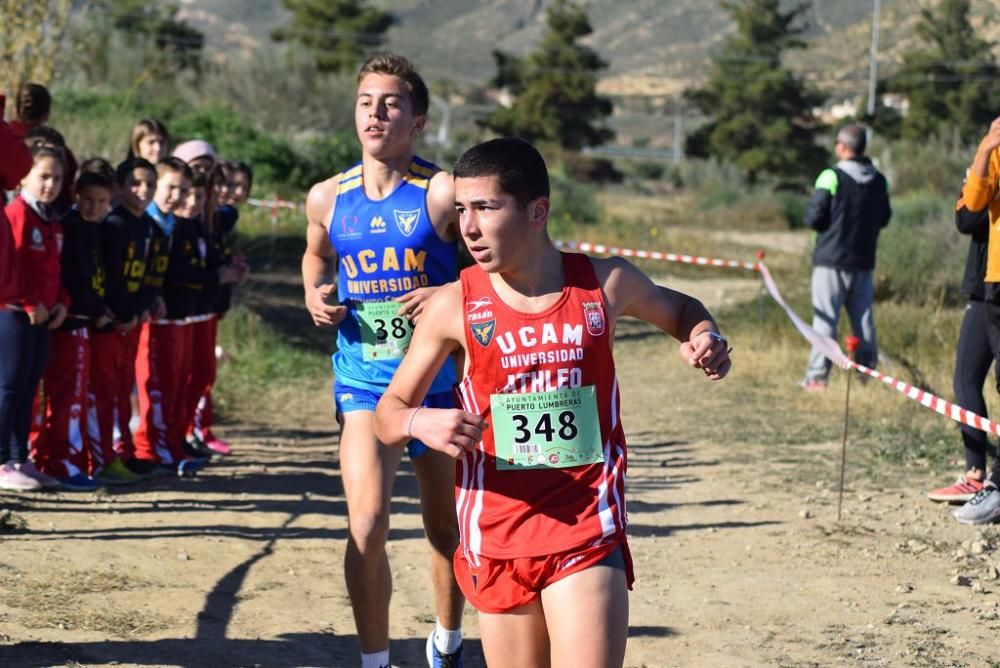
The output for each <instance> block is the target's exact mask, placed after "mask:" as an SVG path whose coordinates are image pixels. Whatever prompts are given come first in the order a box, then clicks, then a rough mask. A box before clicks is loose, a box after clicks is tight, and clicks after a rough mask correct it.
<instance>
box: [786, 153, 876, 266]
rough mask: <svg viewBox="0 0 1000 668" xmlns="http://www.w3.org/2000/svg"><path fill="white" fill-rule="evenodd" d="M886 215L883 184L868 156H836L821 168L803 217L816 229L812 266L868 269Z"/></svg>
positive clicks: (873, 262)
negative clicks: (830, 164) (833, 163)
mask: <svg viewBox="0 0 1000 668" xmlns="http://www.w3.org/2000/svg"><path fill="white" fill-rule="evenodd" d="M890 217H892V207H891V206H890V205H889V189H888V184H887V183H886V180H885V177H884V176H882V174H880V173H879V171H878V170H877V169H875V167H874V166H873V165H872V163H871V161H870V160H869V159H868V158H865V157H860V158H851V159H849V160H841V161H840V162H838V163H837V166H836V167H833V168H832V169H826V170H824V171H823V172H822V173H821V174H820V175H819V178H817V179H816V191H815V193H813V196H812V199H810V200H809V208H808V209H807V210H806V216H805V219H804V221H803V222H804V223H805V224H806V225H808V226H809V227H811V228H812V229H814V230H816V231H817V232H819V236H818V237H817V239H816V248H815V249H814V250H813V265H814V266H821V267H831V268H833V269H840V270H843V271H871V270H872V269H874V268H875V246H876V245H877V243H878V235H879V232H880V231H881V230H882V228H883V227H885V226H886V225H888V224H889V218H890Z"/></svg>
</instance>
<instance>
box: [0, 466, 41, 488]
mask: <svg viewBox="0 0 1000 668" xmlns="http://www.w3.org/2000/svg"><path fill="white" fill-rule="evenodd" d="M20 468H21V467H20V464H18V463H16V462H13V461H10V462H7V463H6V464H4V465H2V466H0V489H12V490H16V491H18V492H28V491H32V490H36V489H41V488H42V484H41V483H40V482H38V481H37V480H35V479H34V478H32V477H31V476H29V475H26V474H24V473H22V472H21V471H20Z"/></svg>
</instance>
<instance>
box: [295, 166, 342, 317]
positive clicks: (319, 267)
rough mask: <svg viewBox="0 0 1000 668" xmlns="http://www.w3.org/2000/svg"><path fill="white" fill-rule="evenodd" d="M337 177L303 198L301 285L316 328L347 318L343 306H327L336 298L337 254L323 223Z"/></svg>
mask: <svg viewBox="0 0 1000 668" xmlns="http://www.w3.org/2000/svg"><path fill="white" fill-rule="evenodd" d="M337 182H338V179H337V177H333V178H331V179H327V180H326V181H323V182H322V183H317V184H316V185H314V186H313V187H312V189H310V190H309V197H308V198H306V222H307V226H306V251H305V253H303V254H302V285H303V287H304V288H305V301H306V308H307V309H308V310H309V315H311V316H312V319H313V322H314V323H315V324H316V325H317V326H328V327H331V326H335V325H338V324H340V321H341V320H343V319H344V316H345V315H347V307H346V306H342V305H331V304H329V303H327V302H328V300H329V299H330V297H331V296H336V293H337V286H336V284H335V283H334V270H335V268H336V266H337V254H336V252H335V251H334V249H333V245H332V244H331V243H330V236H329V230H328V228H327V221H328V219H329V215H330V212H331V211H332V210H333V206H332V205H333V202H334V199H335V198H336V196H337Z"/></svg>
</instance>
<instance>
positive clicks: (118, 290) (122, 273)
mask: <svg viewBox="0 0 1000 668" xmlns="http://www.w3.org/2000/svg"><path fill="white" fill-rule="evenodd" d="M152 225H153V221H152V220H151V219H150V218H149V216H147V215H146V214H145V213H142V214H140V215H138V216H136V215H134V214H133V213H132V212H131V211H129V210H128V209H127V208H125V207H124V206H117V207H115V208H114V209H113V210H112V211H111V213H109V214H108V215H107V217H105V219H104V221H103V222H102V223H101V242H102V244H103V248H104V266H105V268H106V269H107V272H108V287H107V293H108V300H109V302H112V306H111V308H112V310H113V311H114V312H115V317H116V318H117V319H118V320H119V321H120V322H128V321H129V320H131V319H132V318H133V317H135V316H137V315H138V314H139V313H141V312H142V311H145V310H146V309H148V308H149V306H150V305H149V304H147V303H145V299H147V298H148V293H146V294H142V295H141V294H140V290H141V288H142V287H143V280H144V278H145V276H146V255H147V253H148V248H149V243H150V238H151V236H152V233H153V230H152Z"/></svg>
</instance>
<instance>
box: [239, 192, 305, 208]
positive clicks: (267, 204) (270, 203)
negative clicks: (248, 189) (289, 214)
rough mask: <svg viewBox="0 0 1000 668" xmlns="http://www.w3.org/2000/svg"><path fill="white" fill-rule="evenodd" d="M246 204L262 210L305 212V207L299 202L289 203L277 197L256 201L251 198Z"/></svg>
mask: <svg viewBox="0 0 1000 668" xmlns="http://www.w3.org/2000/svg"><path fill="white" fill-rule="evenodd" d="M247 204H249V205H250V206H256V207H259V208H262V209H272V210H274V209H291V210H292V211H305V210H306V205H305V204H302V203H301V202H289V201H288V200H283V199H281V198H279V197H277V196H275V197H274V198H272V199H257V198H255V197H251V198H249V199H247Z"/></svg>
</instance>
